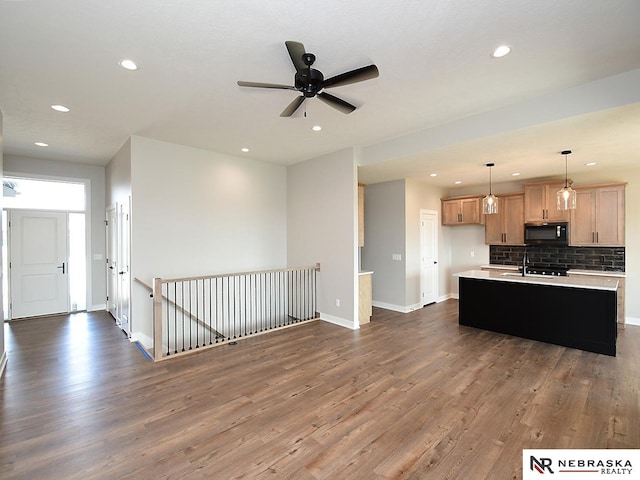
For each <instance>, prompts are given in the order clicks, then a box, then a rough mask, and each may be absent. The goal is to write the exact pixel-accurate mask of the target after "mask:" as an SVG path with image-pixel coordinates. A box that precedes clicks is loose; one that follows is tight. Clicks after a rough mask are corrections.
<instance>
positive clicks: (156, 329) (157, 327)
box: [153, 277, 162, 362]
mask: <svg viewBox="0 0 640 480" xmlns="http://www.w3.org/2000/svg"><path fill="white" fill-rule="evenodd" d="M153 360H154V361H155V362H157V361H159V360H162V279H161V278H157V277H156V278H154V279H153Z"/></svg>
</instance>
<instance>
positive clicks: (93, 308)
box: [87, 303, 107, 312]
mask: <svg viewBox="0 0 640 480" xmlns="http://www.w3.org/2000/svg"><path fill="white" fill-rule="evenodd" d="M106 309H107V304H106V303H101V304H98V305H91V306H90V307H89V308H87V311H88V312H97V311H98V310H106Z"/></svg>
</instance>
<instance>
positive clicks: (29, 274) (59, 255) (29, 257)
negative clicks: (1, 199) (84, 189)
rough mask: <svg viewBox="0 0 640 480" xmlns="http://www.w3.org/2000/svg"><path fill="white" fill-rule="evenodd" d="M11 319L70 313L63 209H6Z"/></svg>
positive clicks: (64, 214)
mask: <svg viewBox="0 0 640 480" xmlns="http://www.w3.org/2000/svg"><path fill="white" fill-rule="evenodd" d="M9 235H10V240H9V241H10V259H9V265H10V269H9V275H10V282H11V293H10V295H11V308H10V309H11V318H23V317H33V316H37V315H50V314H54V313H67V312H69V275H68V268H69V261H68V253H67V244H68V228H67V214H66V213H65V212H45V211H35V210H12V211H10V212H9Z"/></svg>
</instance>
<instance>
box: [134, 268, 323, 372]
mask: <svg viewBox="0 0 640 480" xmlns="http://www.w3.org/2000/svg"><path fill="white" fill-rule="evenodd" d="M319 270H320V263H316V264H315V265H312V266H306V267H286V268H274V269H269V270H257V271H249V272H238V273H223V274H215V275H201V276H193V277H182V278H170V279H167V278H160V277H154V278H153V283H152V285H153V286H152V287H150V286H149V285H146V283H145V282H144V281H142V280H140V279H139V278H137V277H136V278H134V280H135V281H136V282H138V283H140V284H141V285H143V286H144V287H145V288H147V289H149V288H150V289H151V291H152V294H151V297H152V298H153V307H152V309H153V345H154V346H153V359H154V361H160V360H163V359H165V358H168V356H169V355H170V352H169V350H170V348H171V342H172V339H173V349H174V352H173V354H174V355H175V354H184V353H189V351H192V348H194V350H193V351H195V349H200V347H201V345H200V343H199V342H203V343H202V348H209V347H211V346H215V345H218V344H224V343H226V342H229V341H235V339H236V338H242V337H243V336H248V335H256V334H260V333H263V332H264V333H266V331H269V330H273V329H276V328H288V327H289V326H291V325H293V324H294V323H296V322H302V321H309V320H317V319H318V318H319V316H318V312H317V310H315V305H316V303H315V302H316V300H315V298H316V280H315V278H316V272H317V271H319ZM305 271H306V272H309V274H310V275H311V276H308V275H309V274H304V273H303V272H305ZM296 272H300V275H296ZM311 272H313V273H311ZM289 273H293V275H289ZM283 274H286V275H284V276H282V275H283ZM263 275H264V277H262V276H263ZM274 275H275V276H274ZM243 277H245V278H246V280H242V278H243ZM252 277H254V280H253V281H252ZM260 278H264V281H262V280H260ZM225 279H226V281H225ZM256 279H257V280H256ZM272 279H282V280H281V281H278V282H274V280H272ZM219 280H221V282H220V283H219ZM282 281H284V283H282ZM205 282H206V283H205ZM290 282H291V283H290ZM192 283H193V284H194V285H195V287H194V289H193V291H192V290H191V285H192ZM172 284H173V286H174V289H173V292H174V294H173V295H172V297H174V298H170V296H169V293H168V292H169V291H170V290H169V288H170V285H172ZM177 284H188V287H187V289H186V290H185V289H184V286H183V287H181V289H179V290H176V285H177ZM205 285H208V290H205ZM289 285H291V286H292V287H293V288H294V290H289V288H290V287H289ZM212 287H213V290H212ZM218 287H220V289H219V288H218ZM282 288H284V289H285V290H282ZM310 288H311V289H312V291H310V290H309V289H310ZM165 290H166V293H167V295H165ZM225 291H226V294H225ZM207 292H208V294H207ZM218 292H220V294H221V296H219V295H218ZM251 292H253V295H252V294H251ZM200 293H201V295H200ZM212 293H213V297H212V296H211V295H212ZM237 294H238V295H245V294H248V295H251V296H245V297H242V296H237ZM274 294H276V295H277V296H276V297H273V296H272V295H274ZM192 295H193V296H192ZM243 298H244V301H242V299H243ZM178 299H180V304H179V303H178ZM212 299H213V302H215V307H214V309H213V310H212V309H211V305H212V303H208V305H209V308H208V310H207V308H206V305H207V303H205V302H207V301H211V300H212ZM289 299H291V300H289ZM187 300H188V305H187V304H186V303H184V302H185V301H187ZM192 300H193V301H194V303H193V306H195V314H194V312H193V308H192V303H191V301H192ZM227 300H228V301H229V303H228V304H227V306H226V308H225V303H224V302H225V301H227ZM220 302H222V303H220ZM183 303H184V304H183ZM163 304H166V305H168V306H170V308H171V310H167V311H166V316H164V315H163V310H164V307H163ZM218 305H219V306H220V309H218ZM207 311H208V322H207V313H206V312H207ZM171 312H173V327H174V328H173V330H174V334H173V336H171V334H170V332H171V331H172V328H171V325H170V323H169V321H170V317H171ZM198 312H202V313H203V317H202V318H199V313H198ZM314 312H315V313H314ZM178 313H180V314H182V318H180V319H179V317H178ZM185 319H187V323H186V324H185ZM163 321H164V322H166V323H167V325H166V332H167V334H168V335H169V337H167V343H166V344H165V345H164V346H163V338H164V337H163ZM191 321H193V322H195V324H192V323H189V322H191ZM212 321H213V322H212ZM214 324H215V326H214ZM185 325H186V326H188V332H187V330H186V329H185ZM192 325H195V327H196V328H195V336H192ZM179 326H180V328H181V329H182V330H179V328H178V327H179ZM199 327H204V329H203V330H202V332H203V336H200V333H199V331H200V330H199ZM236 328H237V330H236ZM258 329H259V330H258ZM205 330H208V331H209V332H211V333H214V334H215V344H213V343H212V341H213V337H212V336H211V334H209V344H208V345H206V335H207V334H205V333H204V332H205ZM218 330H219V331H218ZM254 330H255V331H254ZM225 331H226V334H225V333H224V332H225ZM220 332H223V333H220ZM232 335H233V336H232ZM225 336H226V339H225ZM218 339H222V340H221V341H220V343H219V342H218ZM185 340H187V341H185ZM194 340H195V347H192V341H194ZM180 341H182V352H179V351H178V348H179V347H178V345H179V342H180ZM187 342H188V343H187ZM165 346H166V347H167V348H166V349H165V348H164V347H165ZM187 346H188V351H185V348H186V347H187ZM165 350H166V355H165Z"/></svg>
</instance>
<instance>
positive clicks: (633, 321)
mask: <svg viewBox="0 0 640 480" xmlns="http://www.w3.org/2000/svg"><path fill="white" fill-rule="evenodd" d="M624 323H625V324H626V325H638V326H640V318H637V317H625V319H624Z"/></svg>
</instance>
